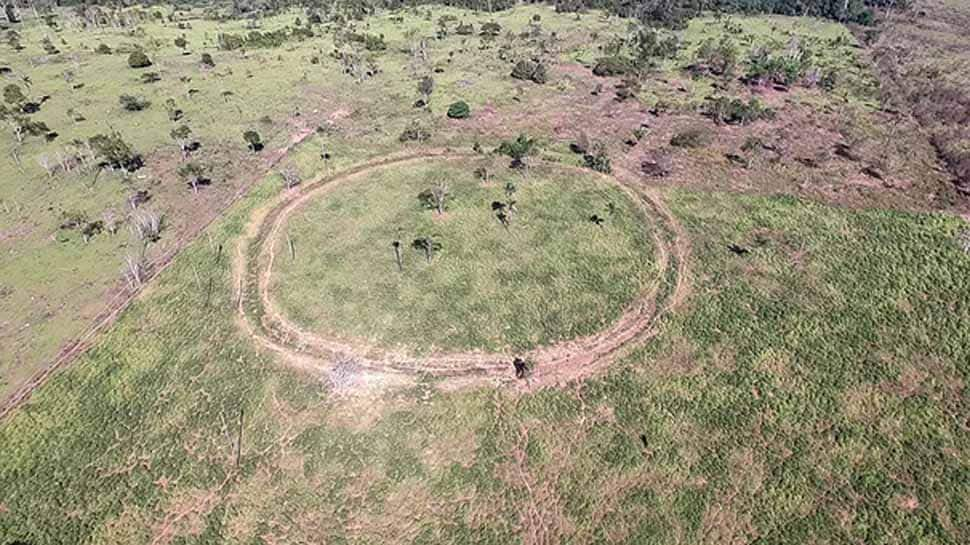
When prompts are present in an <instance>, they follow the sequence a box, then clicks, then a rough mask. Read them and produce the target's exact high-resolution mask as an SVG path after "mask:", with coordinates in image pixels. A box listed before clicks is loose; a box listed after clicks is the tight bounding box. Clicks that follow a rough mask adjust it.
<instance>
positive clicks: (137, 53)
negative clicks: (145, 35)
mask: <svg viewBox="0 0 970 545" xmlns="http://www.w3.org/2000/svg"><path fill="white" fill-rule="evenodd" d="M151 65H152V61H151V59H149V58H148V55H146V54H145V52H144V51H142V50H141V49H136V50H134V51H132V52H131V55H128V66H130V67H132V68H147V67H149V66H151Z"/></svg>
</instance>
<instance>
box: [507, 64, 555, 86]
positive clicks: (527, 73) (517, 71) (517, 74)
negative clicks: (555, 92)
mask: <svg viewBox="0 0 970 545" xmlns="http://www.w3.org/2000/svg"><path fill="white" fill-rule="evenodd" d="M512 77H513V78H515V79H521V80H527V81H532V82H535V83H538V84H540V85H541V84H543V83H545V82H546V81H547V80H548V77H547V74H546V65H544V64H543V63H542V62H541V61H525V60H523V61H519V62H517V63H515V67H514V68H513V69H512Z"/></svg>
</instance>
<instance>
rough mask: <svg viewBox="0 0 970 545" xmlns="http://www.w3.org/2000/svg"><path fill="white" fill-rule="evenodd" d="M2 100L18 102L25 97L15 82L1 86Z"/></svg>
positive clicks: (10, 102) (8, 102)
mask: <svg viewBox="0 0 970 545" xmlns="http://www.w3.org/2000/svg"><path fill="white" fill-rule="evenodd" d="M3 100H4V102H6V103H7V104H20V103H21V102H23V101H25V100H27V97H26V96H24V93H23V91H21V90H20V87H19V86H18V85H17V84H16V83H9V84H7V85H6V86H5V87H4V88H3Z"/></svg>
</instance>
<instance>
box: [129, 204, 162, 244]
mask: <svg viewBox="0 0 970 545" xmlns="http://www.w3.org/2000/svg"><path fill="white" fill-rule="evenodd" d="M130 221H131V223H130V226H131V231H132V233H133V234H134V235H135V236H136V237H137V238H138V240H140V241H142V242H144V243H145V244H148V243H149V242H157V241H158V239H159V238H160V237H161V233H162V217H161V216H160V215H158V214H156V213H155V212H152V211H149V210H146V211H144V212H136V213H134V214H132V215H131V220H130Z"/></svg>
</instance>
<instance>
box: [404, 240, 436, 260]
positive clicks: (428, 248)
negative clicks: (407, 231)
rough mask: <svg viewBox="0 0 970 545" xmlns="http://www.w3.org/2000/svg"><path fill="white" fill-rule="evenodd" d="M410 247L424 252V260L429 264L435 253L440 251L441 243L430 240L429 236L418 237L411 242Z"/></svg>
mask: <svg viewBox="0 0 970 545" xmlns="http://www.w3.org/2000/svg"><path fill="white" fill-rule="evenodd" d="M411 247H412V248H414V249H415V250H421V251H422V252H424V258H425V259H426V260H427V261H428V263H431V258H432V257H434V254H435V252H438V251H440V250H441V243H440V242H438V241H436V240H435V239H433V238H431V237H430V236H426V237H419V238H416V239H414V241H413V242H411Z"/></svg>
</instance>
